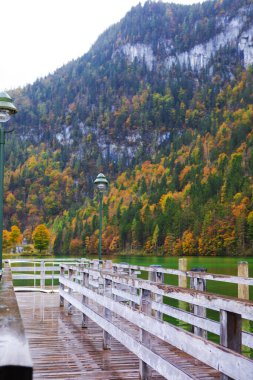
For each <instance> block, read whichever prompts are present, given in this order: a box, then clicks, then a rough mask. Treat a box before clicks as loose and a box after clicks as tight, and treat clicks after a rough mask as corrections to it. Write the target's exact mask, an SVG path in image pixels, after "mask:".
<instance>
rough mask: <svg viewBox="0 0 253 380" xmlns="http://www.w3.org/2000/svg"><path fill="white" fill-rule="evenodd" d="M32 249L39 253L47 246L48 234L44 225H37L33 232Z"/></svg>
mask: <svg viewBox="0 0 253 380" xmlns="http://www.w3.org/2000/svg"><path fill="white" fill-rule="evenodd" d="M32 237H33V241H34V247H35V248H37V249H39V251H40V252H41V251H42V250H45V249H47V248H48V246H49V242H50V232H49V231H48V229H47V227H46V226H45V225H44V224H40V225H38V226H37V227H36V228H35V230H34V232H33V235H32Z"/></svg>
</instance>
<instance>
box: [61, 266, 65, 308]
mask: <svg viewBox="0 0 253 380" xmlns="http://www.w3.org/2000/svg"><path fill="white" fill-rule="evenodd" d="M60 274H61V276H62V277H63V278H64V277H65V268H64V266H61V268H60ZM60 289H61V290H62V291H64V284H62V283H60ZM60 306H61V307H63V306H64V298H63V297H62V296H60Z"/></svg>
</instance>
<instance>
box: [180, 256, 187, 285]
mask: <svg viewBox="0 0 253 380" xmlns="http://www.w3.org/2000/svg"><path fill="white" fill-rule="evenodd" d="M178 269H179V270H180V271H182V272H186V271H187V258H185V257H183V258H181V259H178ZM178 286H180V287H181V288H187V276H186V274H181V275H179V276H178Z"/></svg>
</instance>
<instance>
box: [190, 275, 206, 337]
mask: <svg viewBox="0 0 253 380" xmlns="http://www.w3.org/2000/svg"><path fill="white" fill-rule="evenodd" d="M191 271H192V272H202V273H203V272H206V268H192V269H191ZM190 287H191V289H194V290H198V291H202V292H204V291H206V280H204V279H203V278H198V277H191V279H190ZM193 313H194V314H195V315H197V316H199V317H204V318H205V317H206V308H205V307H203V306H197V305H193ZM193 332H194V334H196V335H198V336H201V337H202V338H207V332H206V331H205V330H203V329H201V328H200V327H196V326H193Z"/></svg>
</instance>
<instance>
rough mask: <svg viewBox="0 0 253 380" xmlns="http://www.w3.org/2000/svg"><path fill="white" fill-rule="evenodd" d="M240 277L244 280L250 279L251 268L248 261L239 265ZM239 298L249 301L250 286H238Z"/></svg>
mask: <svg viewBox="0 0 253 380" xmlns="http://www.w3.org/2000/svg"><path fill="white" fill-rule="evenodd" d="M238 276H239V277H244V278H248V277H249V266H248V263H247V261H240V262H239V263H238ZM238 298H243V299H245V300H248V299H249V285H244V284H238Z"/></svg>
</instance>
